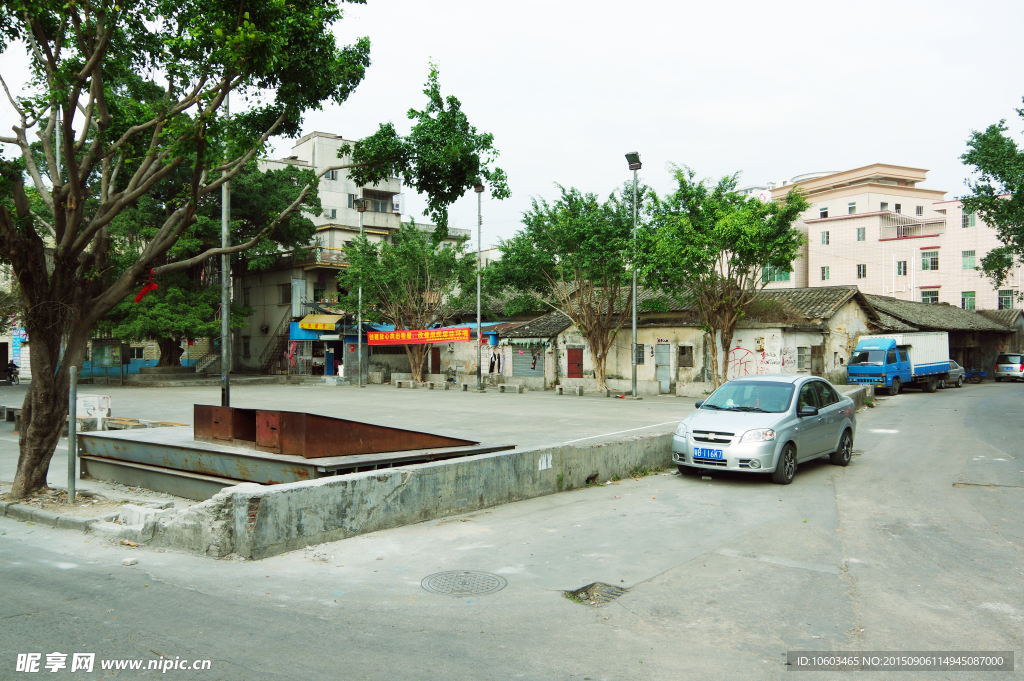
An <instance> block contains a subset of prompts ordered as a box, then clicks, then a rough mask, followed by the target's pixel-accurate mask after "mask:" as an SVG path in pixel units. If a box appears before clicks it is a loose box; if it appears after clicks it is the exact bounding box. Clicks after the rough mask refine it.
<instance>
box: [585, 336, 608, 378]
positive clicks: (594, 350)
mask: <svg viewBox="0 0 1024 681" xmlns="http://www.w3.org/2000/svg"><path fill="white" fill-rule="evenodd" d="M584 338H586V339H587V344H588V345H589V346H590V354H591V355H593V357H594V380H595V381H597V389H598V390H607V389H608V385H607V383H605V374H606V370H607V366H608V347H609V346H610V345H611V343H610V342H609V341H608V336H607V334H601V335H600V336H599V337H597V338H591V337H590V336H589V335H585V336H584Z"/></svg>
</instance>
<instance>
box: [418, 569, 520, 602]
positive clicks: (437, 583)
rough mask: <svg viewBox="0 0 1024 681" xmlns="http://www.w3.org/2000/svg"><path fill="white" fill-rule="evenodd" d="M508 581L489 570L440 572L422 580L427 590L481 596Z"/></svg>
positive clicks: (496, 589)
mask: <svg viewBox="0 0 1024 681" xmlns="http://www.w3.org/2000/svg"><path fill="white" fill-rule="evenodd" d="M507 584H508V582H506V581H505V579H504V578H503V577H499V576H498V575H492V574H490V573H489V572H468V571H466V570H458V571H455V572H438V573H436V574H433V575H428V576H427V577H424V578H423V581H422V582H420V586H422V587H423V588H424V589H426V590H427V591H430V592H433V593H436V594H445V595H447V596H479V595H480V594H490V593H494V592H495V591H501V590H502V589H504V588H505V586H506V585H507Z"/></svg>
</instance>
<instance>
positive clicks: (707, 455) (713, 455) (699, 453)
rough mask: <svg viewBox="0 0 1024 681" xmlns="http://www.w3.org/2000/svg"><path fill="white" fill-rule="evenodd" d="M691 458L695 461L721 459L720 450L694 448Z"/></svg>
mask: <svg viewBox="0 0 1024 681" xmlns="http://www.w3.org/2000/svg"><path fill="white" fill-rule="evenodd" d="M693 458H695V459H721V458H722V450H721V449H707V448H706V447H694V448H693Z"/></svg>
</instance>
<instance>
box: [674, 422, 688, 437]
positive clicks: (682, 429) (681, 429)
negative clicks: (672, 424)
mask: <svg viewBox="0 0 1024 681" xmlns="http://www.w3.org/2000/svg"><path fill="white" fill-rule="evenodd" d="M676 437H686V424H685V423H680V424H679V425H678V426H676Z"/></svg>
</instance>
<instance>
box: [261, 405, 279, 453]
mask: <svg viewBox="0 0 1024 681" xmlns="http://www.w3.org/2000/svg"><path fill="white" fill-rule="evenodd" d="M280 424H281V415H280V412H276V411H263V410H257V411H256V447H257V448H259V449H261V450H262V451H265V452H280V451H281V437H280V435H281V431H280V430H279V427H280Z"/></svg>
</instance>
